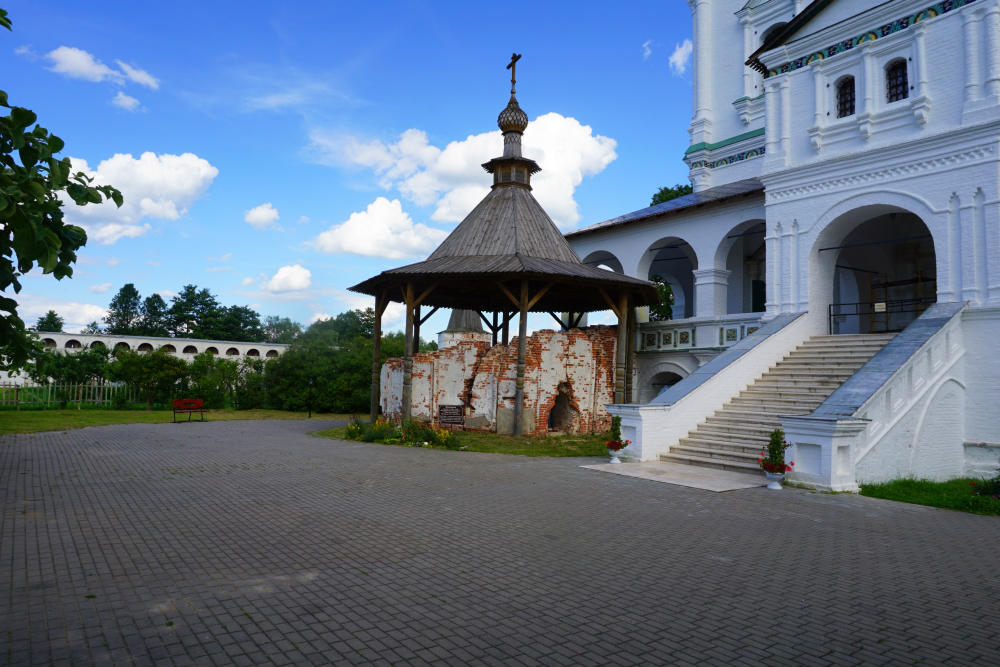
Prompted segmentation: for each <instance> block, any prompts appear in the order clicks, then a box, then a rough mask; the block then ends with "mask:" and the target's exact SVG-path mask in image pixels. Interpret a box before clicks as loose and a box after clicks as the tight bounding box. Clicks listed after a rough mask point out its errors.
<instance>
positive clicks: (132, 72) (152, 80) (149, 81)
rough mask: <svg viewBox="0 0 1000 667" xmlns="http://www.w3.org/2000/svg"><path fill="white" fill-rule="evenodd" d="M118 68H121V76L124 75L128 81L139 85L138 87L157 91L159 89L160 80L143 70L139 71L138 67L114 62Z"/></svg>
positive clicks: (118, 61) (117, 61)
mask: <svg viewBox="0 0 1000 667" xmlns="http://www.w3.org/2000/svg"><path fill="white" fill-rule="evenodd" d="M115 62H116V63H118V67H120V68H121V70H122V74H124V75H125V78H127V79H128V80H129V81H132V82H134V83H137V84H139V85H140V86H146V87H147V88H152V89H153V90H158V89H159V87H160V80H159V79H157V78H156V77H155V76H153V75H152V74H150V73H149V72H147V71H146V70H144V69H139V68H138V67H133V66H132V65H129V64H128V63H126V62H122V61H121V60H116V61H115Z"/></svg>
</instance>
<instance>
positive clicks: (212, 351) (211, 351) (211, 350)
mask: <svg viewBox="0 0 1000 667" xmlns="http://www.w3.org/2000/svg"><path fill="white" fill-rule="evenodd" d="M205 351H206V352H208V353H209V354H218V353H219V348H217V347H215V346H212V347H208V348H205Z"/></svg>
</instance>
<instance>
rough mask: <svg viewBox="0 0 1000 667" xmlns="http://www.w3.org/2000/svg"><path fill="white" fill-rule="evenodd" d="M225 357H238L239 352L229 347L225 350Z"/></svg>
mask: <svg viewBox="0 0 1000 667" xmlns="http://www.w3.org/2000/svg"><path fill="white" fill-rule="evenodd" d="M226 356H227V357H238V356H240V351H239V350H237V349H236V348H235V347H231V348H229V349H228V350H226Z"/></svg>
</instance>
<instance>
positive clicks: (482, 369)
mask: <svg viewBox="0 0 1000 667" xmlns="http://www.w3.org/2000/svg"><path fill="white" fill-rule="evenodd" d="M615 341H616V332H615V329H614V328H613V327H607V326H593V327H586V328H584V329H571V330H569V331H549V330H543V331H538V332H536V333H535V334H533V335H531V336H530V337H529V338H528V340H527V346H526V350H525V377H524V397H525V401H524V414H525V420H526V428H525V432H526V433H535V434H543V433H546V432H548V431H549V430H550V429H549V426H550V424H549V419H550V415H552V411H553V408H556V413H555V416H556V422H555V424H553V426H554V428H555V430H560V431H565V432H568V433H600V432H604V431H607V430H608V429H609V428H610V427H611V416H610V415H609V414H608V411H607V410H606V409H605V407H604V405H605V404H606V403H611V402H613V399H614V385H615V380H614V363H615V362H614V360H615ZM516 377H517V338H516V337H515V338H514V339H513V340H512V341H511V342H510V344H509V345H496V346H494V347H490V345H489V343H486V342H482V341H461V342H458V343H457V344H455V345H453V346H451V347H448V348H445V349H441V350H437V351H435V352H425V353H422V354H417V355H415V356H414V357H413V384H412V386H413V397H412V401H411V402H412V412H411V414H412V415H413V418H414V419H419V420H422V421H428V422H432V423H433V424H435V425H437V416H438V406H440V405H462V406H463V408H464V412H465V428H466V429H469V430H482V431H498V432H500V433H509V432H510V431H511V429H512V428H513V417H514V390H515V379H516ZM402 393H403V360H402V359H401V358H393V359H389V360H387V361H386V363H385V364H384V365H383V366H382V374H381V405H382V413H383V414H384V415H385V416H386V417H388V418H389V419H399V418H400V417H401V415H402Z"/></svg>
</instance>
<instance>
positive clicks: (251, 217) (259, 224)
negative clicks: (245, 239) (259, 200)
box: [243, 202, 281, 229]
mask: <svg viewBox="0 0 1000 667" xmlns="http://www.w3.org/2000/svg"><path fill="white" fill-rule="evenodd" d="M279 217H281V216H279V215H278V209H276V208H274V206H272V205H271V202H267V203H266V204H261V205H260V206H254V207H253V208H252V209H250V210H249V211H247V212H246V214H245V215H244V216H243V219H244V220H246V221H247V222H248V223H250V226H251V227H253V228H254V229H267V228H268V227H276V226H277V225H275V223H276V222H277V221H278V218H279Z"/></svg>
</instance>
